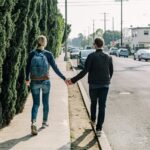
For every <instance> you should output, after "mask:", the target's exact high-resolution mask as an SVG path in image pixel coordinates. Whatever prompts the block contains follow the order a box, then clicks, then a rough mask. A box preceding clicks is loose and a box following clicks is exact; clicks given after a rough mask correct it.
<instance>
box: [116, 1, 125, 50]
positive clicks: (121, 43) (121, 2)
mask: <svg viewBox="0 0 150 150" xmlns="http://www.w3.org/2000/svg"><path fill="white" fill-rule="evenodd" d="M115 1H116V2H120V4H121V22H120V24H121V42H120V45H121V47H122V46H123V31H122V29H123V1H128V0H115Z"/></svg>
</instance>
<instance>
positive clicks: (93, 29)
mask: <svg viewBox="0 0 150 150" xmlns="http://www.w3.org/2000/svg"><path fill="white" fill-rule="evenodd" d="M94 39H95V21H94V20H93V42H94Z"/></svg>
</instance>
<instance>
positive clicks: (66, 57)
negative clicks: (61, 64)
mask: <svg viewBox="0 0 150 150" xmlns="http://www.w3.org/2000/svg"><path fill="white" fill-rule="evenodd" d="M67 49H68V48H67V0H65V57H64V61H67V60H68V55H67V52H68V50H67Z"/></svg>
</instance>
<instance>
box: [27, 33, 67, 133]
mask: <svg viewBox="0 0 150 150" xmlns="http://www.w3.org/2000/svg"><path fill="white" fill-rule="evenodd" d="M46 45H47V38H46V37H45V36H43V35H40V36H39V37H38V38H37V48H36V49H35V50H32V51H31V52H30V53H29V57H28V60H27V67H26V85H30V88H31V93H32V98H33V106H32V112H31V122H32V124H31V134H32V135H37V134H38V131H37V126H36V120H37V113H38V108H39V105H40V91H42V102H43V122H42V127H43V128H45V127H46V126H48V113H49V93H50V87H51V82H50V77H49V69H50V66H51V67H52V68H53V70H54V71H55V72H56V74H57V75H58V76H59V77H60V78H61V79H63V80H64V81H66V78H65V77H64V75H63V74H62V73H61V72H60V71H59V69H58V68H57V65H56V63H55V60H54V57H53V55H52V53H51V52H49V51H47V50H45V47H46ZM30 80H31V82H30Z"/></svg>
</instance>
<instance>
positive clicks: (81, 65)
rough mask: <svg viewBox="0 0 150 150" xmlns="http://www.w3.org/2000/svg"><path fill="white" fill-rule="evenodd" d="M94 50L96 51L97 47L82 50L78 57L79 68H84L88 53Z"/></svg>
mask: <svg viewBox="0 0 150 150" xmlns="http://www.w3.org/2000/svg"><path fill="white" fill-rule="evenodd" d="M92 52H95V49H91V50H82V51H80V53H79V56H78V58H77V66H78V67H79V68H84V64H85V61H86V59H87V57H88V55H89V54H91V53H92Z"/></svg>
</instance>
